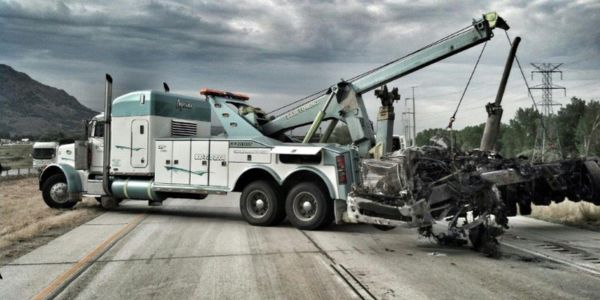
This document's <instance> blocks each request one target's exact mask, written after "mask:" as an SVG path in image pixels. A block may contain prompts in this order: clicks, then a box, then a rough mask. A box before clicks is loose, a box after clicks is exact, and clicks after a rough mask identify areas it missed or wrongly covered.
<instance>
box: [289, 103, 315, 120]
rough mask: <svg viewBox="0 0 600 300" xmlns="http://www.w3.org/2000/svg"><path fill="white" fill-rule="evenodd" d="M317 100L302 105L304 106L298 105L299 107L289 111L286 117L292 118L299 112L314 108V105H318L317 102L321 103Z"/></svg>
mask: <svg viewBox="0 0 600 300" xmlns="http://www.w3.org/2000/svg"><path fill="white" fill-rule="evenodd" d="M317 100H318V99H317ZM317 100H313V101H310V102H308V103H306V104H304V105H302V106H300V107H298V108H296V109H294V110H292V111H290V112H288V113H287V114H285V118H286V119H289V118H291V117H293V116H295V115H297V114H299V113H303V112H305V111H307V110H309V109H311V108H313V107H314V106H316V105H317V104H319V101H317Z"/></svg>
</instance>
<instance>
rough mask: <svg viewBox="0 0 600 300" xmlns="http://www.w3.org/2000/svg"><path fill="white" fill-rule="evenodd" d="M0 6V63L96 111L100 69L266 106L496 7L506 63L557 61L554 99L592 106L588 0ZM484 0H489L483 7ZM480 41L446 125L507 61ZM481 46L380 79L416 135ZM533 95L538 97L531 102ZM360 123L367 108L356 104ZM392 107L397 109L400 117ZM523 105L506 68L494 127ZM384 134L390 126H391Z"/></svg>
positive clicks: (484, 98) (475, 119)
mask: <svg viewBox="0 0 600 300" xmlns="http://www.w3.org/2000/svg"><path fill="white" fill-rule="evenodd" d="M453 2H454V1H439V2H437V1H240V0H236V1H214V2H212V1H177V2H175V1H108V0H106V1H56V2H55V1H43V0H40V1H23V0H21V1H6V0H0V63H4V64H8V65H11V66H13V67H14V68H16V69H17V70H19V71H22V72H26V73H27V74H29V75H30V76H32V77H33V78H34V79H36V80H38V81H41V82H42V83H45V84H48V85H51V86H55V87H58V88H61V89H64V90H66V91H67V92H68V93H70V94H72V95H74V96H75V97H76V98H77V99H79V100H80V102H82V103H83V104H84V105H86V106H88V107H90V108H92V109H95V110H101V109H102V98H103V88H104V85H103V84H104V83H103V78H104V73H110V74H112V75H113V78H114V80H115V92H114V94H115V95H120V94H123V93H126V92H129V91H132V90H139V89H161V87H162V82H163V81H166V82H168V83H169V85H170V86H171V90H172V91H173V92H178V93H183V94H188V95H198V90H199V89H200V88H202V87H211V88H218V89H225V90H231V91H239V92H244V93H247V94H249V95H250V96H251V101H252V103H253V105H256V106H261V107H263V108H264V109H265V110H266V111H270V110H272V109H274V108H276V107H279V106H282V105H284V104H287V103H289V102H291V101H293V100H296V99H298V98H301V97H302V96H306V95H308V94H311V93H312V92H314V91H317V90H321V89H323V88H326V87H328V86H330V85H332V84H334V83H336V82H337V81H339V80H340V79H341V78H350V77H352V76H354V75H357V74H360V73H363V72H365V71H367V70H369V69H371V68H373V67H376V66H378V65H380V64H382V63H385V62H387V61H390V60H392V59H395V58H398V57H400V56H402V55H404V54H406V53H409V52H412V51H413V50H416V49H418V48H420V47H421V46H424V45H426V44H428V43H430V42H433V41H435V40H437V39H439V38H442V37H444V36H446V35H448V34H450V33H452V32H454V31H456V30H458V29H461V28H463V27H465V26H467V25H469V24H470V23H471V20H472V19H473V18H480V17H481V15H482V14H483V13H485V12H488V11H497V12H498V13H499V14H500V15H501V16H502V17H503V18H505V20H506V21H507V23H508V24H509V25H510V26H511V29H510V30H509V31H508V33H509V35H510V36H511V38H514V37H515V36H517V35H518V36H521V37H522V39H523V41H522V43H521V46H520V49H519V52H518V56H519V59H520V61H521V63H522V65H523V67H524V69H525V70H524V71H525V72H526V75H527V79H528V80H529V81H530V84H531V85H535V84H539V83H540V78H539V77H534V79H533V81H531V77H530V71H531V70H532V67H531V66H530V64H529V63H531V62H555V63H559V62H561V63H564V65H563V66H562V68H561V69H562V70H563V72H564V79H563V80H559V79H560V78H559V77H555V83H556V84H559V85H562V86H564V87H566V88H567V97H565V96H564V94H562V92H560V91H557V92H556V93H555V95H554V100H555V101H558V102H560V103H567V102H568V101H569V100H568V99H569V98H570V97H571V96H578V97H582V98H584V99H599V98H600V29H598V26H597V24H600V1H598V0H589V1H586V0H580V1H528V0H523V1H493V4H491V3H488V2H487V1H461V2H459V3H453ZM490 2H491V1H490ZM495 33H496V36H495V37H494V38H493V39H492V40H491V41H490V42H488V45H487V48H486V50H485V53H484V55H483V58H482V61H481V63H480V65H479V68H478V70H477V72H476V74H475V77H474V79H473V82H472V84H471V87H470V89H469V90H468V92H467V94H466V97H465V100H464V102H463V105H462V109H461V110H460V111H459V113H458V118H457V121H456V123H455V128H461V127H464V126H466V125H474V124H478V123H482V122H484V121H485V118H486V115H485V112H484V105H485V103H487V102H489V101H493V99H494V97H495V94H496V89H497V87H498V83H499V80H500V77H501V73H502V69H503V65H504V62H505V59H506V55H507V53H508V49H509V46H508V42H507V39H506V36H505V35H504V32H502V31H501V30H496V31H495ZM480 51H481V46H478V47H475V48H472V49H470V50H468V51H466V52H463V53H461V54H458V55H456V56H454V57H451V58H449V59H446V60H444V61H442V62H440V63H437V64H435V65H432V66H430V67H428V68H425V69H422V70H420V71H418V72H416V73H413V74H411V75H408V76H406V77H403V78H400V79H398V80H396V81H394V82H392V83H391V84H390V85H391V86H397V87H398V88H399V89H400V91H401V94H402V96H403V98H404V97H411V96H412V95H411V94H410V91H411V89H410V87H411V86H416V89H415V98H416V99H417V103H416V110H417V129H418V130H422V129H424V128H430V127H444V126H445V125H446V124H447V122H448V119H449V117H450V115H451V114H452V111H453V110H454V108H455V107H456V104H457V102H458V100H459V98H460V94H461V92H462V90H463V88H464V86H465V84H466V82H467V79H468V77H469V73H470V71H471V69H472V68H473V65H474V63H475V60H476V58H477V56H478V54H479V52H480ZM534 95H535V97H536V99H538V100H539V99H540V94H539V93H535V94H534ZM364 98H365V102H366V105H367V107H368V109H369V111H370V114H371V118H372V119H373V120H375V119H376V118H375V114H374V112H375V111H376V110H377V107H378V106H379V103H378V101H377V100H376V99H375V98H374V97H373V96H372V93H370V94H369V95H365V96H364ZM403 106H404V103H399V104H397V113H398V117H397V119H399V117H400V112H401V109H402V108H403ZM529 106H531V100H529V99H528V98H527V90H526V88H525V84H524V82H523V79H522V77H521V74H520V73H519V72H518V69H517V68H516V65H515V68H514V69H513V72H512V73H511V80H510V82H509V85H508V87H507V92H506V96H505V98H504V108H505V115H504V121H507V120H508V119H509V118H510V117H512V116H513V114H514V111H515V110H516V109H517V108H518V107H529ZM396 130H397V131H398V132H399V131H401V124H400V122H396Z"/></svg>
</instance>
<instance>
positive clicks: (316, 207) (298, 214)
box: [285, 182, 334, 230]
mask: <svg viewBox="0 0 600 300" xmlns="http://www.w3.org/2000/svg"><path fill="white" fill-rule="evenodd" d="M285 212H286V215H287V217H288V220H290V222H291V223H292V225H294V226H295V227H296V228H298V229H304V230H314V229H319V228H323V227H325V226H327V225H329V224H331V222H332V221H333V219H334V216H333V201H332V200H331V199H330V198H329V197H328V195H327V194H326V193H325V191H324V190H323V189H322V188H321V187H320V186H319V185H317V184H315V183H312V182H302V183H299V184H297V185H296V186H294V187H293V188H292V189H291V190H290V192H289V193H288V195H287V197H286V200H285Z"/></svg>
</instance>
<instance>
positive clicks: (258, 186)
mask: <svg viewBox="0 0 600 300" xmlns="http://www.w3.org/2000/svg"><path fill="white" fill-rule="evenodd" d="M280 199H281V195H280V193H279V190H278V189H277V187H276V186H275V185H274V184H272V183H271V182H268V181H264V180H259V181H254V182H252V183H250V184H248V185H247V186H246V187H245V188H244V190H243V191H242V195H241V197H240V212H241V213H242V216H243V217H244V219H245V220H246V221H247V222H248V223H250V224H252V225H255V226H272V225H277V224H279V223H281V221H283V219H284V218H285V210H284V206H283V203H282V201H280Z"/></svg>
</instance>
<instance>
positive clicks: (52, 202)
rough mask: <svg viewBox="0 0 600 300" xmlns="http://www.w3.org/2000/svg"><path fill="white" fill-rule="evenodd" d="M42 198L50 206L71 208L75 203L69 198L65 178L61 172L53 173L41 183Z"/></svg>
mask: <svg viewBox="0 0 600 300" xmlns="http://www.w3.org/2000/svg"><path fill="white" fill-rule="evenodd" d="M42 198H44V202H46V205H48V206H50V207H52V208H71V207H73V206H75V204H77V202H76V201H70V200H69V191H68V189H67V180H66V178H65V176H64V175H63V174H54V175H52V176H50V177H49V178H48V179H46V181H44V183H43V184H42Z"/></svg>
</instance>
